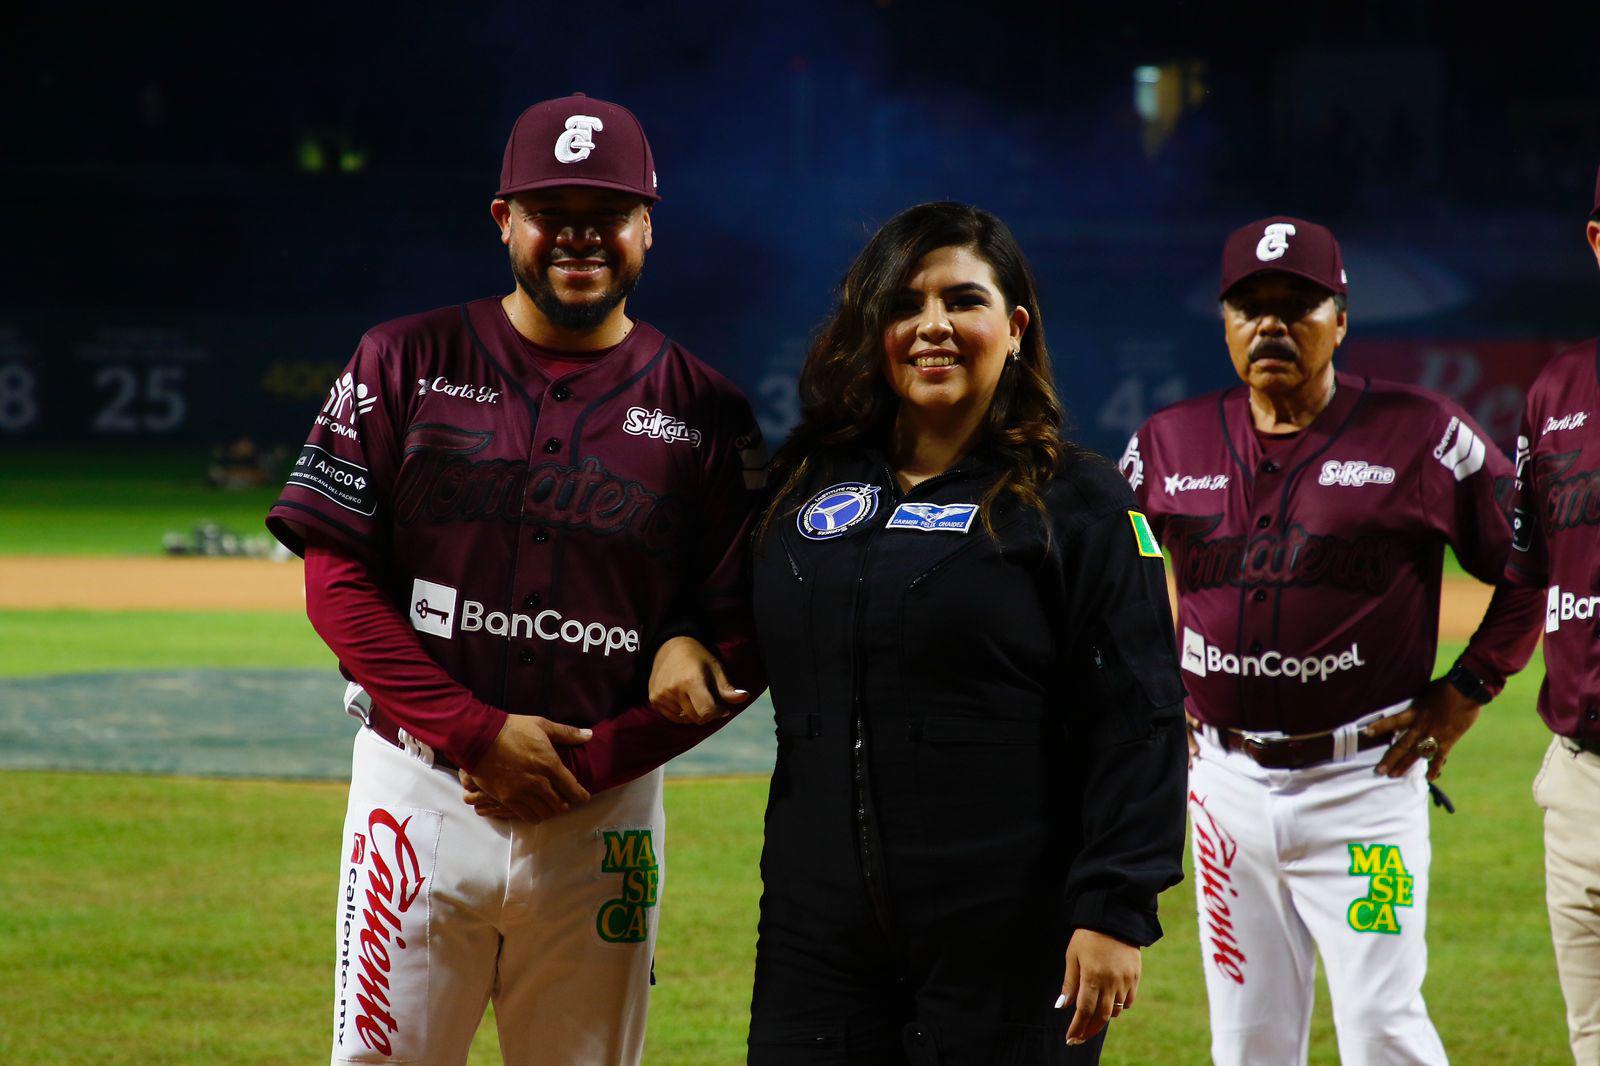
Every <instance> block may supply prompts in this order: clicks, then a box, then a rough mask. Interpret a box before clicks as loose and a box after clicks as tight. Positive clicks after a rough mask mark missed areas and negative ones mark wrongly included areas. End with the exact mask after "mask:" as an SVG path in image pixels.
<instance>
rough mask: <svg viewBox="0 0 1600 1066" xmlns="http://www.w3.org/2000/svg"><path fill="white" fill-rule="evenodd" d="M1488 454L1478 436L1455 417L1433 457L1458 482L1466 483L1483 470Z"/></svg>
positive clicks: (1451, 420)
mask: <svg viewBox="0 0 1600 1066" xmlns="http://www.w3.org/2000/svg"><path fill="white" fill-rule="evenodd" d="M1487 454H1488V449H1487V448H1486V447H1485V446H1484V443H1483V441H1482V440H1481V439H1480V438H1479V437H1478V435H1477V434H1476V433H1474V432H1472V430H1470V429H1468V428H1467V425H1466V423H1465V422H1462V421H1461V419H1459V418H1456V417H1453V416H1452V417H1451V419H1450V424H1449V425H1448V426H1446V427H1445V431H1444V436H1443V437H1441V438H1440V439H1439V443H1438V444H1436V445H1434V448H1433V457H1434V458H1435V459H1437V460H1439V465H1441V466H1443V467H1444V468H1445V469H1446V470H1448V471H1450V472H1451V473H1452V474H1454V475H1455V478H1456V480H1457V481H1465V480H1466V479H1467V478H1469V477H1471V476H1472V475H1473V474H1476V473H1477V472H1478V471H1479V470H1480V469H1482V468H1483V460H1484V458H1485V457H1486V456H1487Z"/></svg>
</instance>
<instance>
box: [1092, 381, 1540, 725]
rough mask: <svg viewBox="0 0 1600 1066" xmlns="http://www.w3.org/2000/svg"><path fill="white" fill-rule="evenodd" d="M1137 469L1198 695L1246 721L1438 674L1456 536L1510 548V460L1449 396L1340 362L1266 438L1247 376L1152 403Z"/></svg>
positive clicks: (1361, 699) (1412, 687)
mask: <svg viewBox="0 0 1600 1066" xmlns="http://www.w3.org/2000/svg"><path fill="white" fill-rule="evenodd" d="M1120 465H1121V468H1122V471H1123V474H1124V475H1125V476H1126V477H1127V478H1128V481H1129V484H1131V485H1132V486H1133V490H1134V494H1135V496H1137V497H1138V500H1139V502H1140V504H1141V505H1142V506H1143V507H1144V509H1145V511H1146V513H1147V514H1149V516H1150V521H1151V523H1152V524H1153V525H1154V527H1155V529H1156V531H1157V534H1158V536H1159V537H1160V538H1161V541H1162V543H1163V544H1164V546H1165V547H1166V548H1167V550H1168V551H1169V552H1171V554H1172V560H1173V570H1174V573H1175V576H1176V580H1177V585H1178V603H1179V607H1178V631H1179V650H1180V653H1181V657H1182V665H1183V669H1184V670H1185V676H1184V682H1185V684H1186V686H1187V687H1188V689H1189V693H1190V697H1189V710H1190V712H1191V713H1192V714H1194V715H1195V716H1196V717H1198V718H1199V719H1200V720H1202V721H1205V722H1209V723H1211V724H1213V725H1218V726H1227V727H1232V728H1237V729H1250V730H1262V731H1268V730H1278V731H1282V732H1285V733H1307V732H1315V731H1318V730H1324V729H1331V728H1333V727H1335V726H1338V725H1341V724H1343V723H1345V722H1348V721H1351V720H1353V719H1355V718H1358V717H1360V716H1361V715H1363V714H1365V713H1366V712H1368V711H1372V710H1376V709H1377V708H1380V707H1385V706H1389V705H1391V704H1394V703H1398V702H1400V701H1402V700H1405V699H1408V698H1410V697H1412V696H1414V695H1416V693H1417V692H1418V691H1420V690H1421V688H1422V686H1423V685H1424V684H1426V683H1427V681H1428V679H1429V677H1430V676H1431V673H1432V670H1433V665H1434V655H1435V652H1436V650H1437V642H1438V619H1439V587H1440V580H1441V568H1442V565H1443V556H1444V547H1445V545H1446V544H1447V543H1448V544H1451V545H1453V546H1454V547H1455V550H1456V553H1457V555H1459V556H1460V558H1461V561H1462V564H1463V565H1464V566H1465V567H1466V568H1467V569H1468V570H1469V571H1471V572H1472V573H1473V574H1474V575H1475V576H1477V577H1479V578H1480V579H1482V580H1485V581H1494V580H1495V579H1497V578H1498V576H1499V575H1500V572H1501V570H1502V568H1503V567H1504V565H1505V562H1504V561H1505V557H1506V553H1507V550H1508V547H1509V542H1510V535H1511V534H1510V526H1509V523H1508V521H1507V518H1506V515H1505V511H1504V508H1505V506H1506V501H1507V500H1508V498H1509V495H1510V491H1511V480H1512V469H1511V463H1510V462H1509V461H1508V460H1507V459H1506V457H1505V456H1504V455H1503V454H1501V453H1500V451H1499V450H1498V449H1497V448H1495V447H1494V445H1493V444H1492V443H1490V442H1489V440H1488V438H1487V437H1486V436H1485V434H1484V432H1483V430H1482V429H1481V428H1479V427H1478V425H1477V424H1476V423H1474V422H1473V421H1472V420H1471V419H1470V418H1468V417H1467V416H1466V414H1465V413H1464V412H1463V411H1461V410H1460V409H1459V408H1458V407H1457V406H1456V405H1454V404H1453V403H1451V402H1450V401H1448V400H1446V399H1444V398H1442V397H1439V396H1435V395H1433V394H1432V393H1428V392H1426V391H1424V390H1421V389H1417V388H1412V387H1410V386H1404V385H1397V384H1390V383H1385V382H1374V381H1370V380H1368V379H1365V378H1360V377H1355V376H1352V375H1349V374H1339V375H1337V388H1336V391H1335V393H1334V396H1333V399H1332V401H1331V402H1330V403H1329V405H1328V407H1327V409H1326V410H1324V411H1323V412H1322V414H1321V415H1320V416H1318V418H1317V419H1316V421H1315V422H1313V423H1312V424H1311V425H1310V426H1309V427H1307V428H1306V429H1305V430H1303V431H1302V432H1300V433H1299V434H1297V435H1296V436H1295V438H1294V439H1293V440H1292V441H1287V442H1285V443H1283V444H1281V445H1279V446H1276V447H1274V448H1272V449H1271V450H1270V452H1268V451H1266V450H1264V449H1263V448H1262V446H1261V444H1260V442H1259V440H1258V439H1257V436H1256V433H1255V431H1254V429H1253V427H1252V424H1251V418H1250V411H1249V399H1248V390H1247V389H1245V388H1244V387H1243V386H1240V387H1237V388H1233V389H1229V390H1226V391H1224V392H1221V393H1212V394H1209V395H1206V396H1201V397H1197V398H1195V399H1192V400H1187V401H1184V402H1183V403H1179V404H1176V405H1174V406H1172V407H1169V408H1167V409H1165V410H1163V411H1160V412H1158V413H1156V414H1155V415H1153V416H1152V417H1151V418H1150V419H1149V421H1147V422H1146V423H1145V424H1144V425H1143V426H1142V427H1140V429H1139V431H1138V433H1136V434H1135V435H1134V437H1133V439H1132V440H1130V441H1129V442H1128V447H1127V451H1126V452H1124V454H1123V456H1122V460H1121V464H1120Z"/></svg>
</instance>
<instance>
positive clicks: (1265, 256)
mask: <svg viewBox="0 0 1600 1066" xmlns="http://www.w3.org/2000/svg"><path fill="white" fill-rule="evenodd" d="M556 154H557V155H560V154H561V153H560V152H559V151H558V152H557V153H556ZM1292 236H1294V226H1293V225H1291V224H1290V223H1288V222H1274V223H1272V224H1271V225H1269V226H1268V227H1267V228H1266V230H1265V232H1263V233H1262V234H1261V240H1260V242H1259V243H1258V244H1257V245H1256V258H1257V259H1259V260H1261V261H1262V262H1263V263H1267V262H1271V261H1272V260H1274V259H1282V258H1283V253H1284V252H1287V251H1288V250H1289V238H1290V237H1292Z"/></svg>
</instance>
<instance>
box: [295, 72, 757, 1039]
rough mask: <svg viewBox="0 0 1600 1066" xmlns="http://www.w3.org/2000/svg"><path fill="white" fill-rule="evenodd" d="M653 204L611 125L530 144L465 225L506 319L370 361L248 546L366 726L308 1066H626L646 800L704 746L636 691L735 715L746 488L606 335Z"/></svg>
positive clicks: (436, 334)
mask: <svg viewBox="0 0 1600 1066" xmlns="http://www.w3.org/2000/svg"><path fill="white" fill-rule="evenodd" d="M657 199H658V194H657V192H656V172H655V163H654V160H653V158H652V156H651V153H650V147H649V144H648V143H647V142H646V140H645V137H644V131H643V129H642V128H640V125H639V123H638V121H637V120H636V119H635V118H634V116H633V115H632V114H631V113H630V112H628V111H627V110H626V109H624V108H622V107H619V106H617V105H615V104H610V103H606V102H604V101H601V100H594V99H590V98H588V97H585V96H582V95H581V94H579V95H575V96H571V97H566V98H563V99H557V100H548V101H545V102H544V103H541V104H536V105H534V106H533V107H531V108H529V109H528V110H527V111H525V112H524V113H523V114H522V116H521V117H520V118H518V120H517V122H516V125H515V127H514V128H513V130H512V132H511V138H510V141H509V143H508V144H507V145H506V151H505V159H504V164H503V167H502V170H501V178H500V187H499V191H498V192H497V193H496V194H495V198H494V199H493V201H492V203H491V206H490V210H491V213H492V214H493V217H494V220H495V222H496V224H497V226H498V227H499V232H500V239H501V241H502V242H503V243H504V244H505V245H506V246H507V248H508V250H509V252H510V261H511V272H512V275H513V277H514V279H515V281H516V286H515V288H514V289H513V291H512V292H511V293H510V294H509V295H506V296H504V297H491V298H487V299H481V300H474V301H471V302H469V303H465V304H462V305H460V306H458V307H448V308H444V309H441V310H437V311H429V312H426V313H424V314H420V315H413V316H411V317H409V318H402V319H398V320H396V321H393V322H388V323H385V324H383V325H380V326H377V327H374V328H373V329H371V330H369V331H368V332H367V334H366V335H365V336H364V337H363V338H362V339H361V344H360V346H359V347H358V348H357V349H356V354H355V356H354V358H353V359H352V360H351V361H350V364H349V366H348V368H347V369H346V370H345V371H344V373H343V374H342V375H341V376H340V377H339V378H338V380H337V381H336V382H335V383H334V386H333V388H332V390H331V391H330V392H329V396H328V400H327V403H326V404H324V406H323V408H322V411H321V413H320V414H319V415H318V416H317V418H316V422H315V425H314V427H313V429H312V431H311V436H310V439H309V440H308V441H307V443H306V446H305V448H304V449H303V450H302V452H301V453H300V456H299V458H298V460H297V461H296V463H295V466H294V469H293V472H292V473H291V474H290V477H289V484H288V486H287V487H286V488H285V489H284V492H283V495H282V497H281V498H280V499H279V500H278V502H277V503H276V504H275V505H274V506H273V508H272V511H271V514H270V515H269V517H268V525H269V526H270V527H271V529H272V531H273V532H274V533H275V534H277V535H278V537H279V538H280V539H281V540H283V542H284V543H285V544H287V545H289V546H290V547H291V548H293V549H295V550H296V551H300V552H303V554H304V555H305V557H306V600H307V612H308V613H309V615H310V617H311V621H312V624H313V625H314V626H315V627H316V629H317V632H318V633H319V634H320V635H321V636H322V637H323V639H324V640H326V641H327V643H328V646H329V647H330V648H332V649H333V650H334V652H336V653H337V655H338V656H339V663H340V667H341V669H342V670H343V671H344V674H345V676H346V677H347V678H348V679H349V680H350V685H349V687H348V690H347V693H346V700H345V702H346V706H347V707H348V708H349V709H350V710H351V711H352V713H354V714H357V715H358V716H359V717H360V718H361V719H362V721H363V723H364V726H365V727H364V728H363V729H362V730H361V731H360V733H359V734H358V736H357V738H356V742H355V755H354V759H353V764H352V770H351V785H350V799H349V806H348V813H347V815H346V822H345V844H344V850H345V861H344V869H343V871H342V875H341V879H340V902H339V910H338V916H337V920H336V927H337V939H336V943H337V947H338V953H339V954H338V967H337V971H336V978H335V1009H334V1017H333V1021H334V1044H333V1059H334V1061H336V1062H384V1061H403V1062H426V1063H459V1062H464V1061H466V1056H467V1050H468V1047H469V1046H470V1044H471V1042H472V1037H473V1033H474V1032H475V1031H476V1029H477V1027H478V1023H479V1020H480V1019H481V1018H482V1017H483V1013H484V1006H485V1004H486V1003H487V1002H488V1001H489V1000H490V999H491V998H492V999H493V1001H494V1003H495V1006H496V1020H497V1022H498V1025H499V1030H500V1043H501V1047H502V1049H503V1051H504V1053H505V1056H506V1059H507V1061H512V1062H541V1063H600V1062H604V1063H634V1062H637V1061H638V1060H639V1057H640V1054H641V1050H642V1046H643V1039H644V1024H645V1009H646V1003H647V999H648V992H649V985H650V981H651V956H652V951H653V946H654V942H655V934H656V925H657V917H656V916H657V915H658V913H659V910H658V907H657V904H658V901H659V899H660V891H661V884H662V874H663V872H664V868H665V863H664V856H663V852H662V844H663V841H662V832H663V828H664V815H663V813H662V807H661V772H660V770H659V767H660V765H661V764H662V763H663V762H665V761H666V760H667V759H669V758H670V757H671V756H672V755H674V754H676V753H678V752H680V751H683V750H684V749H685V748H687V747H689V746H691V745H692V744H694V743H695V742H697V741H698V740H700V739H701V738H703V737H704V736H706V735H707V734H708V733H709V732H710V731H711V730H713V729H714V728H716V724H715V723H713V724H711V725H703V726H696V725H689V724H681V723H679V722H674V721H672V720H669V719H668V718H667V717H664V716H663V715H662V714H658V713H657V712H656V711H655V710H653V709H652V708H651V706H650V704H649V702H648V701H647V699H646V684H645V682H646V677H647V675H649V674H650V672H651V670H652V668H654V670H655V671H656V672H657V674H658V675H662V674H665V675H668V676H667V677H666V678H665V679H663V678H661V677H659V676H658V678H657V679H656V681H657V682H658V683H659V686H660V687H664V688H668V689H673V690H675V691H681V690H690V691H693V690H696V689H697V688H698V689H707V688H710V689H714V690H715V692H716V694H717V695H718V696H720V697H721V698H722V699H723V700H725V701H726V702H727V704H729V705H737V704H738V703H740V702H742V701H743V700H744V699H746V698H748V693H746V692H743V691H741V690H737V689H735V688H733V686H732V684H731V683H729V682H728V681H727V679H726V678H725V677H723V676H722V675H721V674H720V672H716V671H719V670H720V668H719V667H714V666H711V665H708V664H707V662H706V655H707V651H706V649H705V648H702V647H701V645H700V643H698V642H696V641H692V640H689V639H688V637H687V636H684V637H683V638H681V639H669V638H674V637H675V636H676V635H678V634H690V633H692V634H694V635H695V636H696V637H699V638H701V639H702V640H704V641H705V642H706V644H708V645H709V646H710V648H711V650H712V652H714V654H715V655H716V656H717V658H718V659H720V660H721V661H722V662H723V663H726V664H728V670H729V672H730V673H732V674H733V676H734V677H735V678H736V679H739V678H743V679H744V683H745V684H746V685H749V686H750V687H751V688H752V689H753V688H754V687H755V686H756V684H757V681H756V680H753V679H752V678H753V677H755V676H756V675H752V674H750V673H748V672H746V673H744V674H741V673H740V664H741V663H749V662H751V661H752V656H751V654H750V649H749V640H750V637H749V634H750V627H749V624H748V621H747V619H746V614H745V612H746V610H747V602H748V601H747V597H746V595H745V591H744V588H743V585H744V582H745V581H746V580H747V576H748V575H747V573H746V565H745V547H744V542H745V539H746V528H747V521H748V519H749V517H750V514H751V511H752V507H753V504H754V499H753V497H754V492H753V491H751V490H753V489H754V488H756V487H757V482H758V481H759V478H760V476H761V467H762V450H761V443H760V436H759V433H758V431H757V429H756V426H755V420H754V418H753V416H752V413H751V411H750V407H749V405H748V404H747V403H746V402H745V399H744V397H743V396H741V395H740V394H739V391H738V390H737V389H736V388H734V386H733V385H732V384H730V383H729V382H728V381H727V380H726V379H724V378H723V377H722V376H720V375H719V374H717V373H716V372H715V371H713V370H711V369H710V368H709V367H707V366H706V365H705V364H703V363H701V362H700V361H699V360H697V359H695V358H694V357H693V356H692V355H690V354H689V353H688V352H686V351H685V350H684V349H683V348H681V347H680V346H679V345H678V344H677V343H675V342H674V341H672V340H670V339H668V338H667V337H665V336H663V335H662V334H661V332H660V331H659V330H657V329H655V328H654V327H652V326H649V325H647V324H646V323H644V322H639V321H635V320H633V319H631V318H629V317H628V315H627V313H626V312H627V300H628V296H629V294H630V292H631V291H632V289H633V286H634V283H635V282H636V281H637V279H638V277H639V273H640V270H641V269H642V268H643V264H644V257H645V252H646V251H647V250H648V249H649V248H650V245H651V242H652V239H653V238H652V230H651V209H652V206H653V205H654V204H655V202H656V200H657ZM683 648H692V649H693V652H694V653H693V654H692V655H690V654H688V653H686V652H683V651H682V650H681V649H683ZM658 649H660V650H659V651H658ZM675 649H676V650H675ZM679 660H681V661H682V662H681V663H680V664H679V665H676V666H675V665H674V664H675V663H677V662H679ZM683 663H686V664H687V665H682V664H683ZM706 671H711V672H709V673H707V672H706ZM698 698H700V699H701V700H702V701H704V700H707V699H710V698H712V697H711V696H710V695H709V693H707V692H703V691H702V692H700V695H699V697H698ZM458 773H459V774H460V780H459V781H458ZM463 784H465V785H466V786H467V790H468V791H467V792H466V794H465V795H464V794H463V790H462V786H463ZM469 800H470V801H471V803H472V805H469V802H468V801H469ZM474 806H476V807H477V811H475V810H474ZM480 812H481V815H482V816H480Z"/></svg>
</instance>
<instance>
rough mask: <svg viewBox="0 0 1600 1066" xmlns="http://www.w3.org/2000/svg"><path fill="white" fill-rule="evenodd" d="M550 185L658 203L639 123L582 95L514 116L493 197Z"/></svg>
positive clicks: (653, 166) (650, 160)
mask: <svg viewBox="0 0 1600 1066" xmlns="http://www.w3.org/2000/svg"><path fill="white" fill-rule="evenodd" d="M555 185H590V186H593V187H595V188H599V189H618V190H620V191H622V192H631V193H633V194H635V195H637V196H642V197H644V198H645V199H646V200H649V201H651V202H652V203H653V202H655V201H656V200H659V199H661V195H660V194H659V193H657V192H656V163H655V159H654V158H653V157H652V156H651V155H650V142H649V141H647V140H645V138H644V127H643V126H641V125H639V120H638V119H636V118H634V117H633V112H632V111H629V110H628V109H627V108H625V107H622V106H620V105H618V104H612V103H607V102H606V101H604V100H596V99H594V98H593V97H591V96H585V95H583V94H582V93H573V94H572V95H571V96H563V97H560V98H559V99H556V100H546V101H544V102H543V103H538V104H534V105H533V106H532V107H530V108H528V109H527V110H526V111H524V112H523V113H522V114H521V115H519V116H517V124H516V125H515V126H512V127H511V139H510V140H508V141H506V155H505V160H504V161H503V162H502V163H501V164H500V191H499V192H497V193H495V196H496V197H506V196H511V195H512V194H514V193H519V192H527V191H528V190H530V189H547V188H550V187H551V186H555Z"/></svg>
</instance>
